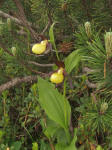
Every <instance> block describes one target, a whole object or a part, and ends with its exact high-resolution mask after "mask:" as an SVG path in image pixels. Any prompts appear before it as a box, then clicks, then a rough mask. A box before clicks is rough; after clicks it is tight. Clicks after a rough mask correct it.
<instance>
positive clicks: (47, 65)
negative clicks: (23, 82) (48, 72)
mask: <svg viewBox="0 0 112 150" xmlns="http://www.w3.org/2000/svg"><path fill="white" fill-rule="evenodd" d="M28 63H29V64H33V65H36V66H39V67H52V66H54V64H40V63H37V62H34V61H28Z"/></svg>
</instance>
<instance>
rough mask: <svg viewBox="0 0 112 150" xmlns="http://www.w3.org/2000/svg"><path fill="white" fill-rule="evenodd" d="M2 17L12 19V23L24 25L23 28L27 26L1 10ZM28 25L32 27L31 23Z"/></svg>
mask: <svg viewBox="0 0 112 150" xmlns="http://www.w3.org/2000/svg"><path fill="white" fill-rule="evenodd" d="M0 17H3V18H10V19H11V20H12V21H14V22H15V23H17V24H19V25H22V26H25V25H24V24H23V22H22V21H20V20H19V19H17V18H15V17H13V16H10V15H9V14H7V13H4V12H3V11H1V10H0ZM28 24H29V25H30V26H31V23H30V22H28Z"/></svg>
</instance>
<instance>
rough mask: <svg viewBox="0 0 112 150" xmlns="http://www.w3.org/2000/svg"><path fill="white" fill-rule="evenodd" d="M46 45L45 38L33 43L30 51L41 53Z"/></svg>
mask: <svg viewBox="0 0 112 150" xmlns="http://www.w3.org/2000/svg"><path fill="white" fill-rule="evenodd" d="M46 47H47V40H44V41H42V42H41V43H37V44H35V45H33V47H32V52H33V53H34V54H37V55H39V54H42V53H44V52H45V50H46Z"/></svg>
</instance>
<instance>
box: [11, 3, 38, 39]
mask: <svg viewBox="0 0 112 150" xmlns="http://www.w3.org/2000/svg"><path fill="white" fill-rule="evenodd" d="M13 1H14V3H15V4H16V7H17V8H18V14H19V17H20V20H21V21H22V22H23V23H24V25H25V27H26V28H27V29H28V30H29V31H30V33H31V36H32V38H33V39H35V41H39V36H38V34H37V33H36V32H35V31H34V30H33V29H32V27H31V26H30V25H29V24H28V21H27V19H26V16H25V13H24V9H23V6H22V4H21V2H20V1H19V0H13Z"/></svg>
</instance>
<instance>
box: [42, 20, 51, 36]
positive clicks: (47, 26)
mask: <svg viewBox="0 0 112 150" xmlns="http://www.w3.org/2000/svg"><path fill="white" fill-rule="evenodd" d="M50 25H51V23H50V21H48V24H47V25H46V26H45V28H44V29H43V31H42V32H41V34H42V35H43V34H44V33H45V32H46V31H47V29H48V28H49V27H50Z"/></svg>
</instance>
